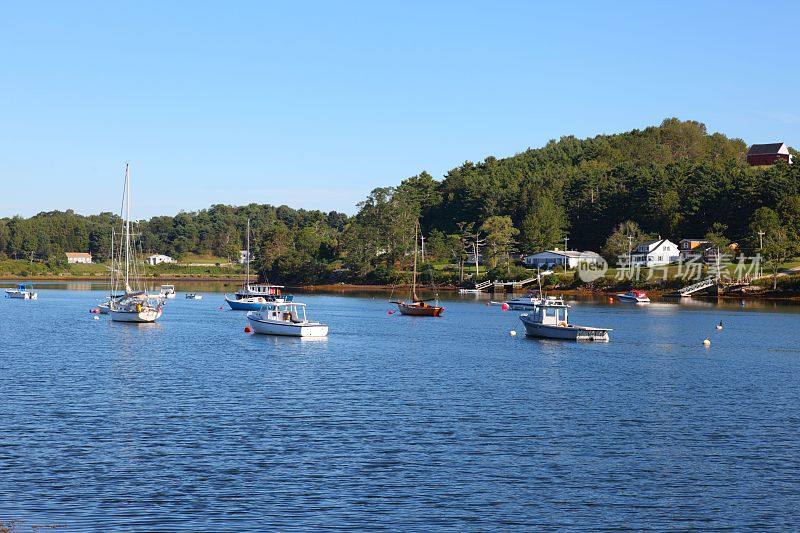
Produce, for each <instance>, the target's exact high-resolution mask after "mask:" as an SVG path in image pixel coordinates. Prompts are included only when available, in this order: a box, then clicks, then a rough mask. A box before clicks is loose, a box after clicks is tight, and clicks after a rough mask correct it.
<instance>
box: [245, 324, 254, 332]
mask: <svg viewBox="0 0 800 533" xmlns="http://www.w3.org/2000/svg"><path fill="white" fill-rule="evenodd" d="M244 332H245V333H253V328H251V327H250V326H245V327H244Z"/></svg>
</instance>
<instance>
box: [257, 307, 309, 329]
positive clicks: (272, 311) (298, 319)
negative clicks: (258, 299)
mask: <svg viewBox="0 0 800 533" xmlns="http://www.w3.org/2000/svg"><path fill="white" fill-rule="evenodd" d="M261 317H262V318H263V319H265V320H276V321H279V322H291V323H293V324H302V323H305V322H308V320H307V319H306V304H301V303H280V304H278V303H276V304H269V305H265V306H264V307H262V308H261Z"/></svg>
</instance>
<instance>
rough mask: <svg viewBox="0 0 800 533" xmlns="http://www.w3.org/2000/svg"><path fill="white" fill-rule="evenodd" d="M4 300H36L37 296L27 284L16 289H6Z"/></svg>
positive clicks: (21, 284)
mask: <svg viewBox="0 0 800 533" xmlns="http://www.w3.org/2000/svg"><path fill="white" fill-rule="evenodd" d="M6 298H15V299H18V300H38V299H39V295H38V294H37V293H35V292H33V291H32V290H31V285H30V284H29V283H20V284H19V285H17V288H16V289H6Z"/></svg>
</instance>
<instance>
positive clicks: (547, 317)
mask: <svg viewBox="0 0 800 533" xmlns="http://www.w3.org/2000/svg"><path fill="white" fill-rule="evenodd" d="M568 310H569V306H568V305H567V304H565V303H564V300H562V299H561V298H556V297H555V296H548V297H547V298H546V299H545V300H542V302H541V303H539V304H538V305H536V306H535V307H534V309H533V311H532V312H530V313H529V314H528V316H529V317H530V318H531V319H533V321H534V322H536V323H539V324H544V325H546V326H560V325H566V324H569V311H568Z"/></svg>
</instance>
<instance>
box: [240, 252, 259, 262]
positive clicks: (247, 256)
mask: <svg viewBox="0 0 800 533" xmlns="http://www.w3.org/2000/svg"><path fill="white" fill-rule="evenodd" d="M254 259H255V256H254V255H253V254H251V253H250V252H248V251H247V250H239V264H240V265H244V264H245V263H247V262H248V261H250V262H251V263H252V262H253V260H254Z"/></svg>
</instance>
